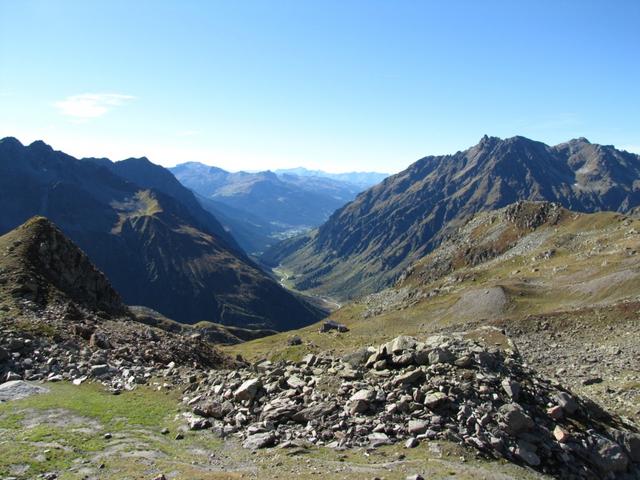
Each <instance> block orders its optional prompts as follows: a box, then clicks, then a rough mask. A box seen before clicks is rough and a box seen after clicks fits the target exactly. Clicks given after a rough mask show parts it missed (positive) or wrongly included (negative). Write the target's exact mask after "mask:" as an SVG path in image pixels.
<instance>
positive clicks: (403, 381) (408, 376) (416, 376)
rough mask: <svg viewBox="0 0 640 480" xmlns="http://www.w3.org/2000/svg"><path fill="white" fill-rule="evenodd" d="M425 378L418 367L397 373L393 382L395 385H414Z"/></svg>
mask: <svg viewBox="0 0 640 480" xmlns="http://www.w3.org/2000/svg"><path fill="white" fill-rule="evenodd" d="M424 379H425V374H424V372H423V371H422V370H420V369H415V370H409V371H408V372H405V373H403V374H401V375H398V376H397V377H396V378H395V380H394V383H395V385H414V384H416V383H418V382H420V381H422V380H424Z"/></svg>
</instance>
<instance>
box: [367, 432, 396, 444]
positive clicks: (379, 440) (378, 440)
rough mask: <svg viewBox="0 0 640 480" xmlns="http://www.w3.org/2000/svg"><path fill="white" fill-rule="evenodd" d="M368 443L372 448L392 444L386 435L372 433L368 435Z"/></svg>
mask: <svg viewBox="0 0 640 480" xmlns="http://www.w3.org/2000/svg"><path fill="white" fill-rule="evenodd" d="M368 438H369V442H370V443H371V446H372V447H374V448H375V447H381V446H382V445H391V444H392V443H393V442H392V441H391V439H390V438H389V437H388V436H387V434H386V433H382V432H374V433H371V434H369V437H368Z"/></svg>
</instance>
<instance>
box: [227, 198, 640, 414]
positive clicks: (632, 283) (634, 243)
mask: <svg viewBox="0 0 640 480" xmlns="http://www.w3.org/2000/svg"><path fill="white" fill-rule="evenodd" d="M638 312H640V220H639V219H634V218H631V217H628V216H625V215H623V214H619V213H613V212H601V213H594V214H584V213H576V212H572V211H569V210H566V209H564V208H563V207H561V206H560V205H559V204H551V203H546V202H521V203H516V204H513V205H510V206H508V207H506V208H503V209H500V210H497V211H491V212H482V213H478V214H476V215H475V216H474V217H473V218H472V219H470V220H469V221H468V222H467V223H465V224H464V225H463V226H462V227H460V228H459V229H458V230H457V231H456V233H455V235H452V237H451V238H450V239H449V240H447V241H446V242H444V243H443V244H442V245H441V246H440V247H439V248H437V249H436V250H434V251H433V252H431V253H430V254H428V255H427V256H425V257H423V258H422V259H420V260H418V261H417V262H416V263H415V264H414V265H413V266H412V267H410V268H409V269H407V270H406V271H405V272H404V274H403V275H402V276H401V278H400V279H399V281H398V282H397V284H396V285H395V286H393V287H391V288H388V289H386V290H383V291H381V292H379V293H376V294H372V295H369V296H366V297H363V298H362V299H360V300H357V301H355V302H353V303H350V304H347V305H346V306H344V307H343V308H341V309H340V310H338V311H336V312H334V313H333V314H332V316H331V317H330V318H331V319H333V320H335V321H337V322H340V323H344V324H346V325H347V326H348V327H349V329H350V331H349V332H348V333H345V334H332V333H330V334H327V333H319V332H318V325H312V326H309V327H306V328H304V329H301V330H298V331H295V332H287V333H283V334H279V335H276V336H273V337H268V338H264V339H259V340H255V341H252V342H248V343H245V344H242V345H238V346H236V347H234V348H233V349H232V352H233V353H241V354H242V355H245V356H247V357H249V358H262V357H268V358H274V359H278V358H300V357H302V356H303V355H304V354H306V353H308V352H320V351H325V350H329V351H334V352H337V353H347V352H349V351H352V350H353V349H354V348H358V347H364V346H370V345H376V344H378V343H381V342H383V341H385V339H389V338H393V337H395V336H398V335H417V336H424V335H428V334H432V333H436V332H442V331H461V330H467V329H469V328H474V327H478V326H483V325H489V324H490V325H496V326H499V327H501V328H505V329H506V330H507V331H508V333H509V334H510V336H512V337H513V338H514V339H515V340H516V343H518V344H519V345H520V346H521V351H522V353H523V355H525V357H526V358H527V359H528V360H529V361H530V362H531V363H532V364H533V365H535V366H536V367H537V368H540V369H541V370H543V371H544V372H545V373H547V374H549V375H553V376H557V375H559V376H560V379H561V381H563V382H565V383H569V384H571V385H572V386H573V387H574V388H576V389H578V390H579V391H581V392H583V393H585V394H587V395H591V396H593V397H594V398H597V399H598V401H601V402H604V403H606V404H607V405H609V406H611V408H614V409H617V410H618V411H620V412H622V413H624V414H625V415H631V416H634V417H636V418H640V412H638V411H637V408H636V409H634V407H633V405H634V402H635V405H637V401H638V400H639V399H640V375H638V371H640V365H638V358H640V357H638V354H640V347H639V346H638V345H637V342H636V341H635V339H636V338H637V335H638V334H639V333H640V320H639V318H638ZM292 335H298V336H300V338H301V339H302V344H301V345H297V346H288V345H287V338H289V337H290V336H292ZM558 372H559V373H558ZM591 379H593V380H591ZM598 379H604V381H602V380H598ZM591 381H593V382H594V383H593V384H592V383H590V382H591ZM585 383H587V384H588V385H585Z"/></svg>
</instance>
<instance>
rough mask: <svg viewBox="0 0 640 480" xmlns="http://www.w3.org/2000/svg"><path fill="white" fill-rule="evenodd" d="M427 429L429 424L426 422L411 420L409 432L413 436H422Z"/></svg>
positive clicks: (408, 427)
mask: <svg viewBox="0 0 640 480" xmlns="http://www.w3.org/2000/svg"><path fill="white" fill-rule="evenodd" d="M427 428H429V423H428V422H426V421H425V420H409V425H408V426H407V431H408V432H409V433H410V434H412V435H420V434H421V433H424V432H426V431H427Z"/></svg>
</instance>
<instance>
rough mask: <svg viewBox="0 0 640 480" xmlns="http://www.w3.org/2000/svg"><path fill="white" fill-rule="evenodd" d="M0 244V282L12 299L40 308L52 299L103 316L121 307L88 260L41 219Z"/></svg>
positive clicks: (121, 311) (123, 309)
mask: <svg viewBox="0 0 640 480" xmlns="http://www.w3.org/2000/svg"><path fill="white" fill-rule="evenodd" d="M7 237H8V238H5V242H3V244H4V245H6V246H5V248H6V250H5V252H3V255H4V257H5V258H4V259H3V262H2V263H3V265H4V266H5V268H3V271H2V273H1V274H0V275H1V277H0V282H1V283H2V284H4V285H5V287H6V288H9V289H10V290H11V293H12V295H13V296H15V297H23V298H24V297H26V298H29V299H31V300H32V301H34V302H35V303H36V304H38V305H40V306H42V307H44V306H46V305H47V303H48V302H49V301H51V300H52V299H53V298H54V297H60V296H62V297H66V298H67V299H68V300H70V301H72V302H74V303H75V304H76V305H79V306H82V307H84V308H88V309H90V310H93V311H100V312H104V313H106V314H109V315H125V314H126V313H127V310H126V307H125V306H124V304H123V303H122V300H121V298H120V295H118V293H117V292H116V291H115V290H114V289H113V287H112V286H111V284H110V283H109V280H108V279H107V278H106V277H105V276H104V274H103V273H102V272H100V271H99V270H98V269H97V268H95V267H94V266H93V264H92V263H91V261H90V260H89V258H88V257H87V256H86V255H85V254H84V252H82V250H80V249H79V248H78V247H77V246H75V245H74V244H73V243H72V242H71V241H70V240H68V239H67V238H66V237H65V236H64V234H63V233H62V232H61V231H60V230H59V229H58V228H57V227H56V226H55V225H53V224H52V223H51V222H50V221H49V220H47V219H46V218H44V217H34V218H32V219H30V220H29V221H27V222H26V223H25V224H24V225H22V226H21V227H19V229H17V230H16V231H14V232H12V233H11V234H9V235H8V236H7Z"/></svg>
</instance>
